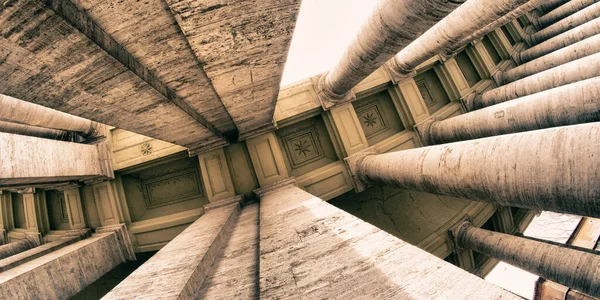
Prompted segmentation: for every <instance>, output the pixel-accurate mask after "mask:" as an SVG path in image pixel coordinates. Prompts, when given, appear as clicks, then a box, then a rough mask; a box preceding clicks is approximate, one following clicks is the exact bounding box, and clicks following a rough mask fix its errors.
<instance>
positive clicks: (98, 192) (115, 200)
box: [92, 180, 126, 226]
mask: <svg viewBox="0 0 600 300" xmlns="http://www.w3.org/2000/svg"><path fill="white" fill-rule="evenodd" d="M92 189H93V193H94V199H95V201H96V208H97V209H98V217H99V219H100V224H101V225H102V226H109V225H118V224H121V223H125V222H126V215H125V211H124V210H123V207H122V206H121V201H120V199H119V194H118V193H117V190H116V186H115V180H111V181H105V182H100V183H96V184H94V185H93V186H92Z"/></svg>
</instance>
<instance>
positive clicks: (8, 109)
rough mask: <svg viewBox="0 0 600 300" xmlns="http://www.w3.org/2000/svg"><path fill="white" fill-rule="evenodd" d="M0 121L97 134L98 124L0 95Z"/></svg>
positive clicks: (88, 134)
mask: <svg viewBox="0 0 600 300" xmlns="http://www.w3.org/2000/svg"><path fill="white" fill-rule="evenodd" d="M0 107H2V109H1V110H0V120H4V121H10V122H14V123H21V124H27V125H33V126H38V127H45V128H52V129H60V130H67V131H76V132H80V133H82V134H84V135H86V136H94V135H95V134H97V130H98V127H99V126H100V124H99V123H96V122H94V121H91V120H87V119H84V118H81V117H77V116H73V115H70V114H67V113H64V112H60V111H57V110H54V109H51V108H47V107H44V106H41V105H37V104H33V103H31V102H27V101H21V100H18V99H15V98H13V97H9V96H5V95H0Z"/></svg>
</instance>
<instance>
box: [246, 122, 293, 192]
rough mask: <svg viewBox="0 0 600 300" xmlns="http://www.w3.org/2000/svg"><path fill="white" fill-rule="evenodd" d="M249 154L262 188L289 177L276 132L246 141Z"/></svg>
mask: <svg viewBox="0 0 600 300" xmlns="http://www.w3.org/2000/svg"><path fill="white" fill-rule="evenodd" d="M246 145H247V146H248V154H250V160H251V161H252V165H253V166H254V170H255V172H256V178H257V180H258V184H259V185H260V186H261V187H264V186H267V185H269V184H272V183H275V182H278V181H281V180H283V179H286V178H288V177H289V173H288V170H287V167H286V166H285V161H284V159H283V155H282V152H281V148H280V146H279V142H278V141H277V137H276V136H275V133H274V132H269V133H265V134H263V135H259V136H257V137H253V138H250V139H247V140H246Z"/></svg>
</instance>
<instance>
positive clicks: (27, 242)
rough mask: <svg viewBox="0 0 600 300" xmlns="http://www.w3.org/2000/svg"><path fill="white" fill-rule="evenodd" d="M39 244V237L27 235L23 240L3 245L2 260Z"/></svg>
mask: <svg viewBox="0 0 600 300" xmlns="http://www.w3.org/2000/svg"><path fill="white" fill-rule="evenodd" d="M37 246H39V242H38V241H37V239H35V238H33V237H29V236H25V238H24V239H22V240H18V241H15V242H12V243H8V244H6V245H2V246H0V262H2V261H3V259H4V258H7V257H10V256H13V255H15V254H18V253H21V252H25V251H27V250H29V249H31V248H34V247H37Z"/></svg>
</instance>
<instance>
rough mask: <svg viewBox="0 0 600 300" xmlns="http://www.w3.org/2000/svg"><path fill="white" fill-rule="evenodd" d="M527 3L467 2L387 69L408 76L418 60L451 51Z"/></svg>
mask: <svg viewBox="0 0 600 300" xmlns="http://www.w3.org/2000/svg"><path fill="white" fill-rule="evenodd" d="M527 2H528V0H501V1H492V2H490V1H486V0H471V1H467V2H466V3H464V4H463V5H461V6H459V7H458V8H457V9H456V10H454V11H453V12H451V13H450V14H449V15H448V16H446V17H445V18H444V19H442V20H441V21H440V22H438V23H437V24H435V25H434V26H433V27H431V28H430V29H429V30H427V32H425V33H424V34H423V35H421V36H420V37H418V38H417V39H416V40H415V41H413V42H412V43H410V45H408V46H406V48H404V49H402V51H400V53H398V54H396V56H394V58H393V59H392V60H390V68H391V69H392V70H393V71H394V72H396V73H399V74H404V75H405V76H406V77H409V76H410V74H411V72H412V71H413V70H414V69H415V68H416V67H417V66H418V65H420V64H421V63H423V62H425V61H426V60H428V59H429V58H431V57H433V56H435V55H436V54H438V53H447V52H452V50H451V49H450V47H451V46H452V45H454V44H455V43H457V42H459V41H461V40H462V39H463V38H465V37H467V36H469V35H471V34H472V33H473V32H474V31H476V30H477V29H481V28H482V27H484V26H486V25H488V24H489V23H491V22H493V21H496V20H498V19H499V18H501V17H503V16H504V15H506V14H507V13H509V12H511V11H513V10H515V9H517V8H519V6H521V5H523V4H524V3H527ZM471 41H472V40H471ZM469 42H470V41H469Z"/></svg>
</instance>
